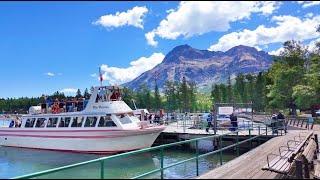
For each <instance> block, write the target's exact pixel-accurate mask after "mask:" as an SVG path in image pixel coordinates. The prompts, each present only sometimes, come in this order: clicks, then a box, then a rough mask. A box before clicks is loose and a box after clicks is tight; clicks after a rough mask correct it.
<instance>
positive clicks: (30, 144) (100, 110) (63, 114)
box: [0, 86, 165, 154]
mask: <svg viewBox="0 0 320 180" xmlns="http://www.w3.org/2000/svg"><path fill="white" fill-rule="evenodd" d="M75 102H76V101H75ZM80 104H81V106H82V107H79V106H80ZM84 104H85V105H84ZM164 128H165V127H164V126H163V125H156V124H150V123H148V122H147V121H140V120H139V119H138V118H137V117H135V116H134V114H133V110H132V109H131V108H130V107H129V106H128V105H127V104H126V103H125V102H124V101H123V100H122V98H121V88H120V87H118V86H98V87H95V88H94V90H93V92H92V95H91V96H90V99H89V100H88V102H87V103H83V102H82V103H78V107H75V103H69V105H68V102H67V101H65V102H64V103H62V102H59V101H58V100H56V102H54V103H53V105H51V106H50V103H46V104H42V105H41V106H32V107H30V108H29V112H28V114H27V115H23V116H22V117H21V122H20V123H19V122H18V121H15V122H12V123H11V126H10V127H2V128H0V145H2V146H10V147H23V148H34V149H46V150H60V151H72V152H84V153H97V154H100V153H102V154H105V153H117V152H125V151H131V150H137V149H141V148H147V147H151V146H152V144H153V142H154V141H155V140H156V138H157V137H158V136H159V134H160V133H161V132H162V131H163V130H164Z"/></svg>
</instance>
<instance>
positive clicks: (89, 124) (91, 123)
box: [84, 117, 97, 127]
mask: <svg viewBox="0 0 320 180" xmlns="http://www.w3.org/2000/svg"><path fill="white" fill-rule="evenodd" d="M96 122H97V117H87V119H86V122H85V124H84V127H95V126H96Z"/></svg>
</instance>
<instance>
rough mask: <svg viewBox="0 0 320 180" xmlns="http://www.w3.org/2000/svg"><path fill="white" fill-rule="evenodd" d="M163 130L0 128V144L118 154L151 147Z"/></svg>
mask: <svg viewBox="0 0 320 180" xmlns="http://www.w3.org/2000/svg"><path fill="white" fill-rule="evenodd" d="M163 129H164V127H163V126H161V127H151V128H146V129H137V130H110V129H105V130H104V129H103V128H102V129H101V128H99V130H97V129H96V128H88V129H85V130H84V129H83V128H74V129H72V130H70V128H59V129H57V128H54V129H49V128H44V129H34V128H33V129H28V128H24V129H16V128H1V129H0V145H2V146H10V147H23V148H33V149H46V150H58V151H73V152H84V153H103V154H105V153H117V152H124V151H130V150H136V149H141V148H147V147H151V146H152V144H153V142H154V141H155V140H156V138H157V137H158V136H159V134H160V133H161V131H163Z"/></svg>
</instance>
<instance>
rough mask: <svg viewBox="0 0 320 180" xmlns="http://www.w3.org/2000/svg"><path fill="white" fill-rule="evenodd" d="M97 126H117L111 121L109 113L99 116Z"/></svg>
mask: <svg viewBox="0 0 320 180" xmlns="http://www.w3.org/2000/svg"><path fill="white" fill-rule="evenodd" d="M98 127H117V125H116V124H115V123H114V122H113V121H112V119H111V115H107V116H101V117H100V121H99V124H98Z"/></svg>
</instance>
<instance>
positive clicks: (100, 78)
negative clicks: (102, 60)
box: [99, 66, 103, 86]
mask: <svg viewBox="0 0 320 180" xmlns="http://www.w3.org/2000/svg"><path fill="white" fill-rule="evenodd" d="M99 80H100V86H102V81H103V76H102V73H101V67H100V66H99Z"/></svg>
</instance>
